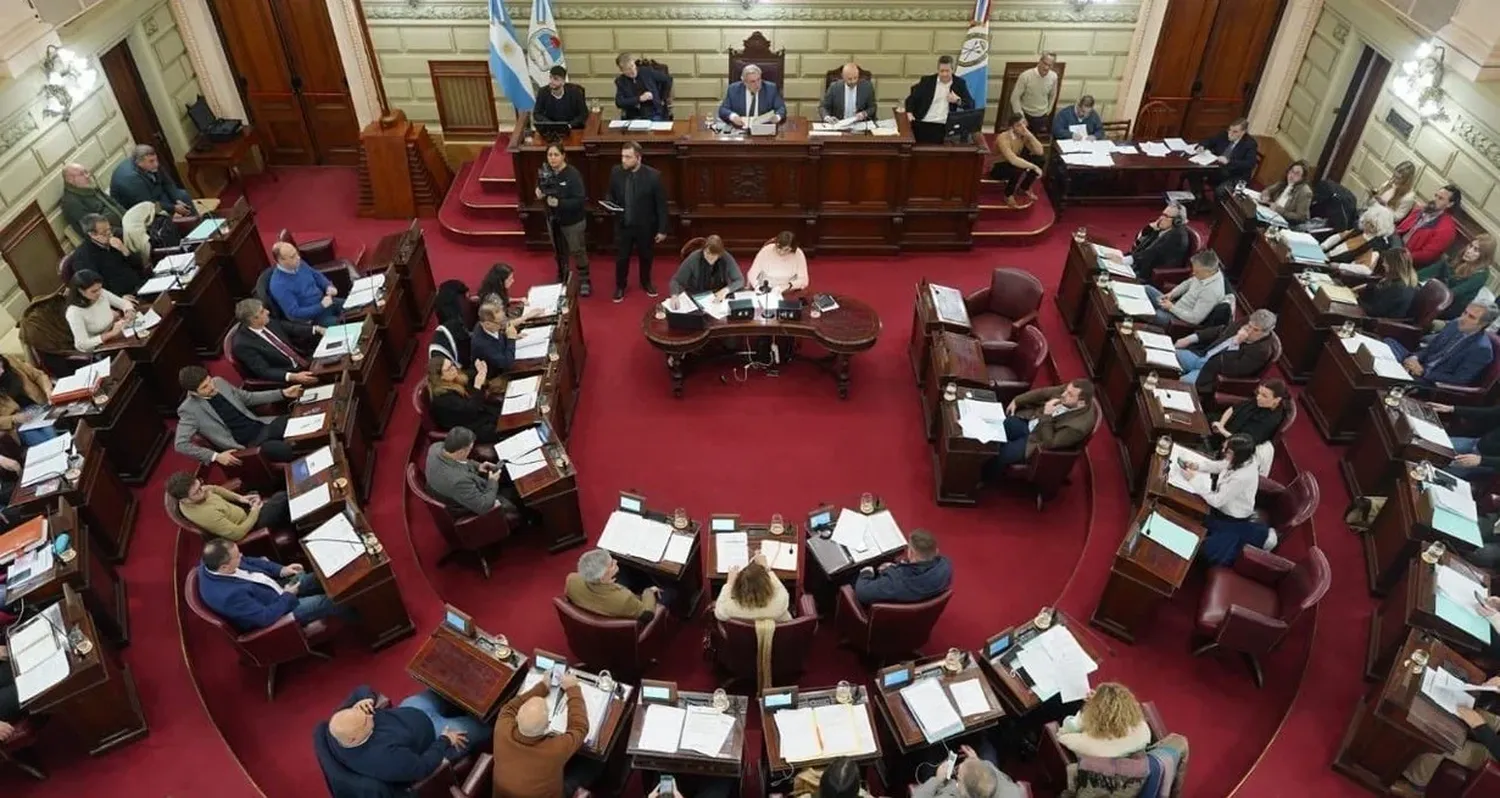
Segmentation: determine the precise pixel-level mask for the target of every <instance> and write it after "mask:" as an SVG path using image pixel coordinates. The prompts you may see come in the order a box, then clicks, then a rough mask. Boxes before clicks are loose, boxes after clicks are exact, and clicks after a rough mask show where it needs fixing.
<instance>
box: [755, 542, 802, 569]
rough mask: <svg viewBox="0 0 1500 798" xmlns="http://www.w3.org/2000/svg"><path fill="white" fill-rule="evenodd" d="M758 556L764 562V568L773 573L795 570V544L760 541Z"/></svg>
mask: <svg viewBox="0 0 1500 798" xmlns="http://www.w3.org/2000/svg"><path fill="white" fill-rule="evenodd" d="M760 556H762V557H764V558H765V560H766V566H767V567H769V568H770V569H772V570H774V571H795V570H797V544H795V543H783V542H782V541H779V540H762V541H761V542H760Z"/></svg>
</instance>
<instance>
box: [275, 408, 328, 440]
mask: <svg viewBox="0 0 1500 798" xmlns="http://www.w3.org/2000/svg"><path fill="white" fill-rule="evenodd" d="M327 418H328V414H327V413H311V414H309V415H305V416H293V417H292V418H289V419H287V420H286V432H285V433H284V434H283V435H282V437H284V438H297V437H301V436H303V435H312V434H314V433H317V432H322V431H323V422H324V421H325V420H326V419H327Z"/></svg>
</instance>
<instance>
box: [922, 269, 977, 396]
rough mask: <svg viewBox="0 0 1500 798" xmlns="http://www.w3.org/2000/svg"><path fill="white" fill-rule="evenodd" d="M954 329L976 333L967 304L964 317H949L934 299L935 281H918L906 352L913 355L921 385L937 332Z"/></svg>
mask: <svg viewBox="0 0 1500 798" xmlns="http://www.w3.org/2000/svg"><path fill="white" fill-rule="evenodd" d="M940 332H950V333H954V334H957V335H961V336H971V335H973V328H972V327H970V326H969V311H968V308H967V307H965V308H964V315H963V318H956V319H945V318H943V316H942V314H941V313H939V312H938V309H937V305H936V304H934V303H933V301H932V283H930V282H928V281H927V280H926V279H923V280H922V282H920V283H917V301H916V302H915V303H913V305H912V319H911V340H910V341H908V342H907V346H906V353H907V357H909V358H910V359H911V370H912V374H913V375H914V376H915V377H916V378H917V385H918V386H920V385H922V383H923V382H924V381H925V380H926V379H927V366H928V364H929V363H930V362H931V361H930V360H929V359H928V350H929V349H931V348H932V336H933V335H934V334H935V333H940Z"/></svg>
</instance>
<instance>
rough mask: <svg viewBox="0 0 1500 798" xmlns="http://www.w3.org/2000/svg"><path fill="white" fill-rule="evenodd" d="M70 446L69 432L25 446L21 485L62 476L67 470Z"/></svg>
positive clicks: (70, 436)
mask: <svg viewBox="0 0 1500 798" xmlns="http://www.w3.org/2000/svg"><path fill="white" fill-rule="evenodd" d="M72 447H73V433H71V432H64V433H62V434H61V435H58V436H57V437H56V438H53V439H52V440H50V441H43V442H41V443H38V444H36V445H34V446H29V447H27V449H26V461H25V462H24V463H23V464H22V466H21V485H22V487H25V486H29V485H35V484H36V483H38V482H43V481H45V480H49V479H51V478H53V477H58V476H62V474H63V472H65V471H67V470H68V457H69V454H70V452H71V451H72Z"/></svg>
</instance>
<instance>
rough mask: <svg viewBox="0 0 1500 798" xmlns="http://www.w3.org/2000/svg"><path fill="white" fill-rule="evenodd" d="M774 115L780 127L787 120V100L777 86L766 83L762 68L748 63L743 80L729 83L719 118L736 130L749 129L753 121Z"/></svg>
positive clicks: (774, 121)
mask: <svg viewBox="0 0 1500 798" xmlns="http://www.w3.org/2000/svg"><path fill="white" fill-rule="evenodd" d="M768 113H769V114H774V116H773V117H772V119H771V121H772V122H773V123H776V124H780V123H781V120H783V119H786V101H785V100H782V99H781V91H780V90H779V89H777V88H776V84H775V83H772V82H771V81H769V80H766V79H765V78H764V77H763V76H762V75H761V72H760V67H758V66H756V65H754V64H746V65H745V68H744V69H742V70H740V79H739V80H737V81H735V82H734V83H731V84H729V90H728V91H726V92H724V101H723V102H721V103H719V118H720V119H722V120H724V121H725V122H728V123H729V124H731V125H734V126H735V127H742V128H748V127H750V123H751V121H753V120H754V119H756V118H757V117H760V116H763V115H765V114H768Z"/></svg>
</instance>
